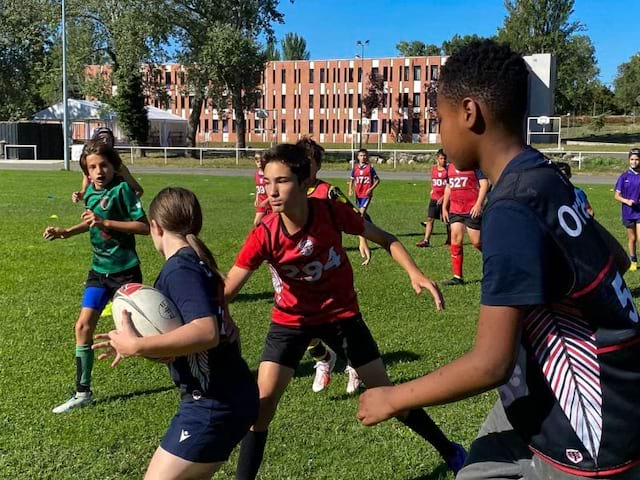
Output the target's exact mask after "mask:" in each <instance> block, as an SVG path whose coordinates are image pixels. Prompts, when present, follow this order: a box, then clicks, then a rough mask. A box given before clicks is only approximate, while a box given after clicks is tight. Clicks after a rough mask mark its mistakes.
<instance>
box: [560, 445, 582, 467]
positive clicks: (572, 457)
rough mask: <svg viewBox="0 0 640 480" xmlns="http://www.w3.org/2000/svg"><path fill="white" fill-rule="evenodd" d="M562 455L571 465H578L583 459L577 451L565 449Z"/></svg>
mask: <svg viewBox="0 0 640 480" xmlns="http://www.w3.org/2000/svg"><path fill="white" fill-rule="evenodd" d="M564 453H565V455H566V456H567V458H568V459H569V461H571V462H573V463H580V462H581V461H582V459H583V458H584V457H583V456H582V453H580V452H579V451H578V450H574V449H573V448H567V449H566V450H565V452H564Z"/></svg>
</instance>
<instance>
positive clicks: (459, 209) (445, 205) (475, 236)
mask: <svg viewBox="0 0 640 480" xmlns="http://www.w3.org/2000/svg"><path fill="white" fill-rule="evenodd" d="M447 177H448V183H447V186H446V187H445V190H444V199H443V201H442V218H443V220H444V221H445V222H447V223H448V224H449V227H450V228H451V247H450V249H451V269H452V270H453V277H452V278H451V279H450V280H446V281H444V282H443V284H444V285H461V284H463V283H464V280H463V279H462V262H463V259H464V250H463V248H462V242H463V240H464V231H465V227H466V230H467V235H469V240H471V244H472V245H473V246H474V247H475V248H477V249H478V250H480V249H481V248H482V246H481V243H480V222H481V220H482V206H483V205H484V200H485V197H486V196H487V191H488V190H489V181H488V180H487V179H486V178H485V176H484V175H483V174H482V172H481V171H480V170H477V169H476V170H469V171H462V170H459V169H457V168H456V166H455V159H454V163H450V164H449V166H448V167H447Z"/></svg>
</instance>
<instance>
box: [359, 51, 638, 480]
mask: <svg viewBox="0 0 640 480" xmlns="http://www.w3.org/2000/svg"><path fill="white" fill-rule="evenodd" d="M528 76H529V74H528V70H527V65H526V63H525V61H524V60H523V58H522V57H521V56H520V55H519V54H518V53H516V52H513V51H512V50H511V49H510V48H509V47H508V46H506V45H503V44H499V43H496V42H495V41H492V40H484V41H475V42H472V43H471V44H469V45H468V46H465V47H464V48H462V49H460V51H459V52H458V53H456V54H454V55H452V56H450V57H449V58H448V60H447V63H446V65H445V66H443V67H442V73H441V77H440V86H439V89H438V115H439V117H440V134H441V138H442V144H443V146H444V148H445V149H446V151H447V153H448V154H449V157H450V159H451V160H452V161H453V162H454V163H455V164H456V167H457V168H458V169H459V170H461V171H468V170H474V169H477V168H480V169H481V170H482V171H483V172H485V174H486V175H487V177H488V178H489V180H490V181H491V183H492V185H493V190H492V192H491V193H490V194H489V200H488V203H487V205H486V208H485V211H484V217H483V220H482V235H483V237H484V238H483V244H484V246H483V252H482V254H483V258H484V277H483V279H482V300H481V305H480V317H479V319H478V325H477V333H476V338H475V344H474V346H473V348H472V350H471V351H470V352H468V353H466V354H465V355H463V356H462V357H460V358H459V359H457V360H455V361H453V362H452V363H450V364H448V365H446V366H444V367H442V368H440V369H439V370H436V371H435V372H432V373H430V374H428V375H426V376H424V377H422V378H419V379H416V380H413V381H411V382H408V383H405V384H402V385H398V386H395V387H383V388H377V389H371V390H367V391H366V392H364V393H363V394H362V396H361V397H360V409H359V413H358V416H359V418H360V420H361V421H362V422H363V423H364V424H366V425H373V424H376V423H378V422H381V421H383V420H384V419H386V418H389V417H391V416H393V415H395V414H397V412H400V411H404V410H406V409H409V408H416V407H421V406H429V405H438V404H444V403H448V402H453V401H457V400H460V399H463V398H466V397H470V396H473V395H477V394H479V393H481V392H485V391H487V390H489V389H491V388H494V387H496V386H499V387H500V398H501V402H499V403H498V404H497V405H496V406H495V408H494V410H493V411H492V412H491V413H490V414H489V416H488V418H487V420H486V422H485V424H484V425H483V427H482V429H481V430H480V435H479V437H478V439H477V440H476V441H475V442H474V443H473V445H472V447H471V451H470V452H469V457H468V460H467V464H466V465H465V467H464V468H463V469H462V470H461V471H460V473H458V476H457V477H456V478H457V479H458V480H480V479H497V478H500V479H504V478H510V479H527V480H569V479H572V480H575V479H579V478H607V479H616V480H623V479H624V480H631V479H637V478H640V469H639V467H638V465H640V441H638V439H640V409H638V405H640V389H638V388H637V386H638V384H640V369H638V357H639V356H640V329H639V325H638V321H639V317H638V312H637V310H636V306H635V302H634V300H633V297H632V296H631V293H630V292H629V289H628V288H627V286H626V285H625V283H624V280H623V278H622V273H623V272H624V271H625V270H626V268H627V267H628V265H629V262H628V259H627V258H626V255H625V254H624V250H623V249H622V248H621V247H620V245H619V244H618V243H617V242H616V241H615V240H614V239H613V237H612V236H611V235H610V234H609V233H608V232H607V231H606V230H605V229H604V228H603V227H601V226H600V225H599V224H598V223H597V222H596V221H595V220H594V219H593V217H591V216H590V215H589V214H588V213H587V212H586V209H585V208H584V205H583V204H582V203H581V202H579V201H578V200H577V199H576V194H575V190H574V188H573V186H572V185H571V183H570V182H569V181H568V180H567V179H566V177H565V176H564V175H562V174H561V173H560V171H559V170H558V169H557V167H556V166H554V165H553V164H552V163H551V162H549V161H548V160H546V159H545V158H544V156H543V155H542V154H541V153H540V152H538V151H537V150H535V149H533V148H531V147H527V146H526V145H525V144H524V131H523V130H524V124H525V122H524V119H525V115H526V111H527V89H528Z"/></svg>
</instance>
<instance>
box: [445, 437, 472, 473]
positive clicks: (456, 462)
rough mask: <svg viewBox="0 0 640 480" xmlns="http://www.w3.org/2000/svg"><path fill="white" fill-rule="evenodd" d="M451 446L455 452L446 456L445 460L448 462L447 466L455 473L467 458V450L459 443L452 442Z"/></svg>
mask: <svg viewBox="0 0 640 480" xmlns="http://www.w3.org/2000/svg"><path fill="white" fill-rule="evenodd" d="M451 447H452V448H453V450H454V452H453V453H452V454H451V455H450V456H448V457H446V458H445V459H444V461H445V462H447V466H448V467H449V469H450V470H451V471H452V472H453V473H458V472H459V471H460V469H462V467H463V466H464V462H465V461H466V459H467V451H466V450H465V449H464V447H463V446H462V445H460V444H459V443H455V442H451Z"/></svg>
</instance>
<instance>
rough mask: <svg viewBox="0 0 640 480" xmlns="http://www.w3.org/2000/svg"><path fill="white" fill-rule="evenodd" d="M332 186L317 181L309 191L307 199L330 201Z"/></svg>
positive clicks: (322, 181)
mask: <svg viewBox="0 0 640 480" xmlns="http://www.w3.org/2000/svg"><path fill="white" fill-rule="evenodd" d="M330 190H331V184H330V183H328V182H325V181H324V180H316V182H315V183H314V184H313V185H312V186H311V187H309V189H308V190H307V197H309V198H320V199H325V200H326V199H328V198H329V191H330Z"/></svg>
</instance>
